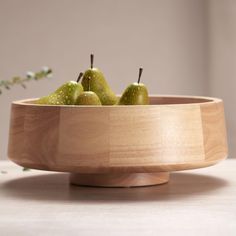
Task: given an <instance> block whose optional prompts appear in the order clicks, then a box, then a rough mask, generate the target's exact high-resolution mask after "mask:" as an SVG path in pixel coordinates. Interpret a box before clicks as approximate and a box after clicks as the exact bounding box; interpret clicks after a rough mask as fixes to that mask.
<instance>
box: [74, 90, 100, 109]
mask: <svg viewBox="0 0 236 236" xmlns="http://www.w3.org/2000/svg"><path fill="white" fill-rule="evenodd" d="M75 104H76V105H80V106H81V105H102V103H101V101H100V99H99V97H98V96H97V94H96V93H94V92H92V91H84V92H83V93H81V94H80V95H79V96H78V98H77V100H76V103H75Z"/></svg>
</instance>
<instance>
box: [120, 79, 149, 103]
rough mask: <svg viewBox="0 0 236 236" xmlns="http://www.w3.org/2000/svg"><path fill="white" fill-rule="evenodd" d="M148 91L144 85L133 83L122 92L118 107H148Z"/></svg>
mask: <svg viewBox="0 0 236 236" xmlns="http://www.w3.org/2000/svg"><path fill="white" fill-rule="evenodd" d="M148 104H149V97H148V91H147V88H146V87H145V85H144V84H141V83H139V84H138V83H133V84H131V85H129V86H128V87H127V88H126V89H125V91H124V92H123V94H122V96H121V98H120V100H119V102H118V105H148Z"/></svg>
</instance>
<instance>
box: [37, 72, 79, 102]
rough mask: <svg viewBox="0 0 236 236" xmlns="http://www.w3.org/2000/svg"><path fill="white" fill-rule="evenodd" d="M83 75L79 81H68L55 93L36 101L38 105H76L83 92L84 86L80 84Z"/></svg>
mask: <svg viewBox="0 0 236 236" xmlns="http://www.w3.org/2000/svg"><path fill="white" fill-rule="evenodd" d="M82 75H83V73H80V74H79V77H78V79H77V81H68V82H66V83H64V84H63V85H62V86H61V87H59V88H58V89H57V90H56V91H55V92H53V93H51V94H49V95H48V96H45V97H42V98H40V99H38V100H37V101H36V103H37V104H48V105H74V104H75V102H76V99H77V97H78V96H79V95H80V94H81V93H82V92H83V86H82V85H81V83H79V80H80V79H81V77H82Z"/></svg>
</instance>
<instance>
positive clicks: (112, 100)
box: [81, 54, 117, 105]
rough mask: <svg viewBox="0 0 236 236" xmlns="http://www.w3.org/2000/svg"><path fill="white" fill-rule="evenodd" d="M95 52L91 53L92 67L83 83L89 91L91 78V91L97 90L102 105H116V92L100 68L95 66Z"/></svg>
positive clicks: (87, 71) (85, 74)
mask: <svg viewBox="0 0 236 236" xmlns="http://www.w3.org/2000/svg"><path fill="white" fill-rule="evenodd" d="M93 59H94V56H93V54H91V55H90V62H91V68H89V69H88V70H86V71H85V73H84V76H83V79H82V82H81V83H82V85H83V87H84V90H85V91H88V87H89V78H90V79H91V82H90V89H91V91H93V92H95V93H96V94H97V96H98V97H99V99H100V101H101V103H102V105H114V104H116V103H117V97H116V95H115V94H114V92H113V91H112V90H111V88H110V87H109V85H108V83H107V81H106V79H105V77H104V75H103V73H102V72H101V71H100V70H99V69H98V68H94V67H93Z"/></svg>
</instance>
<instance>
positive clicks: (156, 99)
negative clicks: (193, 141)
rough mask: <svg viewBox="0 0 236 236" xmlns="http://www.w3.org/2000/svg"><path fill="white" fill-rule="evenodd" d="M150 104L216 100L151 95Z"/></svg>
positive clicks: (23, 101) (32, 101)
mask: <svg viewBox="0 0 236 236" xmlns="http://www.w3.org/2000/svg"><path fill="white" fill-rule="evenodd" d="M149 99H150V105H172V104H173V105H174V104H176V105H177V104H179V105H181V104H196V103H208V102H214V100H216V99H214V98H208V97H188V96H155V95H154V96H150V97H149ZM36 100H37V99H27V100H21V101H18V102H16V103H17V104H19V103H21V104H22V103H23V104H35V101H36Z"/></svg>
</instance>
